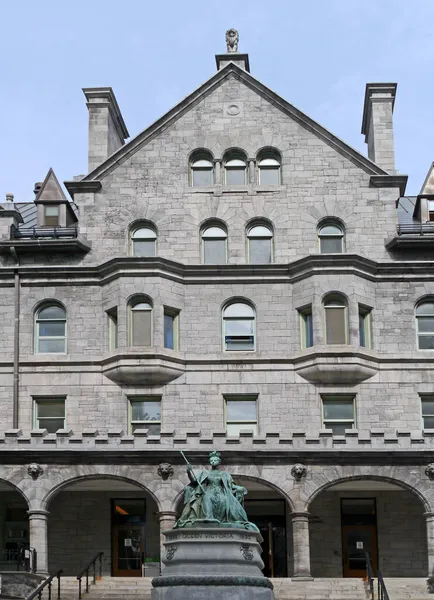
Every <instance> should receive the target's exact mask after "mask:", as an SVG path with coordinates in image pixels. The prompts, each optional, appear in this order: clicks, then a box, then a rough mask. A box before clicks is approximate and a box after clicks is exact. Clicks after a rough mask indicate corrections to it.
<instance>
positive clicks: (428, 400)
mask: <svg viewBox="0 0 434 600" xmlns="http://www.w3.org/2000/svg"><path fill="white" fill-rule="evenodd" d="M420 400H421V405H422V428H423V429H434V394H423V395H421V397H420Z"/></svg>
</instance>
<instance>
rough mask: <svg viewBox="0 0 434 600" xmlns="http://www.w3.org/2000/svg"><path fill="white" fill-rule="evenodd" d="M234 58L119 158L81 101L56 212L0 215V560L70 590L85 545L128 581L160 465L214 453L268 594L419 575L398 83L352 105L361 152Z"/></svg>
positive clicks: (111, 107)
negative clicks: (30, 554)
mask: <svg viewBox="0 0 434 600" xmlns="http://www.w3.org/2000/svg"><path fill="white" fill-rule="evenodd" d="M234 50H235V51H234ZM236 50H237V47H236V45H235V46H233V45H231V44H229V46H228V52H227V53H226V54H220V55H217V56H216V64H217V72H216V73H214V74H213V75H212V77H211V78H210V79H209V80H208V81H206V82H205V83H204V84H203V85H201V86H200V87H199V88H198V89H196V90H195V91H194V92H193V93H191V94H190V95H189V96H188V97H187V98H185V99H184V100H182V101H181V102H180V103H179V104H178V105H177V106H175V107H174V108H173V109H172V110H170V111H169V112H168V113H167V114H165V115H163V116H162V117H161V118H160V119H159V120H158V121H156V122H155V123H154V124H152V125H151V126H150V127H148V128H147V129H145V130H144V131H143V132H142V133H140V134H139V135H138V136H137V137H135V138H133V139H131V140H127V138H128V136H129V134H128V131H127V128H126V126H125V123H124V120H123V117H122V115H121V112H120V109H119V106H118V104H117V102H116V98H115V95H114V93H113V91H112V89H111V88H88V89H85V90H84V94H85V97H86V102H87V107H88V110H89V172H88V174H87V175H85V176H78V177H74V178H71V180H70V181H67V182H65V186H66V189H67V191H68V192H69V194H70V196H71V200H70V199H68V198H67V197H66V194H65V193H64V191H63V190H62V187H61V185H60V184H59V182H58V180H57V179H56V176H55V174H54V173H53V172H52V171H51V170H50V172H49V173H48V175H47V177H46V178H45V180H44V181H43V182H42V183H40V184H37V185H36V187H35V194H36V195H35V197H34V199H33V200H32V201H29V202H28V203H22V204H19V203H13V201H12V200H13V199H12V197H11V195H10V194H8V195H7V197H6V202H4V203H3V204H2V205H1V207H0V208H1V209H0V260H1V267H0V290H1V298H2V311H3V317H4V318H3V326H2V333H1V335H2V337H1V339H2V343H1V346H0V430H1V432H2V434H1V436H0V458H1V460H0V478H1V483H0V489H1V492H2V494H1V495H0V547H1V548H3V554H2V557H3V559H4V560H5V561H7V560H11V556H12V555H13V554H14V552H16V550H17V548H19V547H21V546H25V547H27V546H28V545H29V546H30V547H31V548H35V549H36V550H37V557H38V570H39V571H40V572H47V571H50V572H53V571H54V570H55V569H57V568H63V569H64V571H65V573H66V574H71V575H75V574H77V572H78V571H79V570H80V569H81V568H82V567H83V566H84V563H85V562H87V560H88V559H90V558H91V557H92V556H93V555H94V554H96V553H97V552H100V551H103V552H104V571H105V572H106V573H112V574H113V575H132V576H140V575H141V573H142V564H143V563H144V564H145V567H147V565H149V564H152V563H153V562H154V563H155V562H158V561H159V556H160V532H161V531H164V530H165V529H166V528H169V527H171V526H173V524H174V522H175V519H176V515H177V511H178V510H179V506H180V502H181V500H182V489H183V486H184V485H185V484H186V482H187V477H186V474H185V464H184V462H183V460H182V458H181V456H180V453H179V450H183V451H184V452H185V453H186V455H187V456H188V457H189V459H190V461H191V462H192V464H193V465H194V466H195V467H197V468H200V467H201V466H203V465H205V464H206V460H207V455H208V453H209V451H210V450H212V449H216V450H219V451H221V452H222V457H223V460H224V464H223V468H227V469H229V470H230V471H231V473H232V474H233V476H234V478H235V480H236V482H237V483H239V484H242V485H245V487H246V488H247V489H248V490H249V495H248V497H247V499H246V510H247V512H248V515H249V518H250V519H251V520H252V521H255V522H256V523H257V524H258V526H259V527H260V529H261V531H262V535H263V537H264V555H263V556H264V562H265V563H266V565H265V572H266V574H267V575H271V576H276V577H290V576H294V577H300V576H307V575H310V574H311V575H313V576H323V577H327V576H329V577H341V576H342V577H351V576H360V575H363V574H364V552H365V551H369V552H370V553H371V556H372V561H373V564H374V568H377V566H379V567H381V569H382V572H383V574H384V575H385V576H389V577H393V576H397V575H400V576H407V577H413V576H414V577H416V576H425V575H427V574H428V573H431V572H432V571H433V567H434V512H433V511H434V482H433V481H432V479H433V477H434V456H433V450H434V391H433V379H434V363H433V357H434V354H433V350H434V266H433V263H432V260H431V255H432V248H433V244H434V225H433V224H432V223H431V222H432V221H434V195H432V194H433V191H434V184H433V177H432V175H431V173H430V174H429V175H428V177H427V180H426V182H425V183H424V187H423V189H422V191H421V194H420V195H418V196H417V197H412V198H411V197H407V196H405V187H406V179H407V178H406V176H404V175H400V174H398V173H397V172H396V170H395V164H394V144H393V127H392V114H393V106H394V101H395V93H396V85H395V84H391V83H375V84H368V85H367V86H366V91H365V104H364V110H363V120H362V133H363V134H364V135H365V140H366V143H367V153H368V157H366V156H363V155H362V154H360V153H359V152H357V151H356V150H354V149H353V148H351V147H350V146H348V145H347V144H346V143H345V142H343V141H341V140H340V139H338V138H337V137H336V136H334V135H333V134H332V133H330V132H329V131H327V130H326V129H325V128H324V127H322V126H321V125H320V124H318V123H316V122H315V121H313V120H312V119H311V118H309V117H308V116H307V115H305V114H304V113H303V112H301V111H300V110H298V109H297V108H295V107H294V106H292V105H291V104H290V103H288V102H287V101H286V100H284V99H282V98H280V97H279V96H278V95H277V94H275V93H274V92H273V91H271V90H270V89H269V88H267V87H266V86H265V85H264V84H263V83H261V82H259V81H258V80H257V79H255V77H254V76H253V75H251V73H250V67H249V58H248V56H247V54H241V53H238V52H237V51H236ZM361 97H362V91H361ZM71 169H73V166H71ZM431 463H433V464H431Z"/></svg>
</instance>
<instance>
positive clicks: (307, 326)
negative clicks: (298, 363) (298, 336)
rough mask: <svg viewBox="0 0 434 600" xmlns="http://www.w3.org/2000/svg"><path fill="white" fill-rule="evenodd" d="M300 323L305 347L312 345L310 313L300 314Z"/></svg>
mask: <svg viewBox="0 0 434 600" xmlns="http://www.w3.org/2000/svg"><path fill="white" fill-rule="evenodd" d="M302 323H303V327H304V332H303V335H304V343H305V347H306V348H310V347H311V346H313V323H312V313H305V314H303V315H302Z"/></svg>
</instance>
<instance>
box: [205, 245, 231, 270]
mask: <svg viewBox="0 0 434 600" xmlns="http://www.w3.org/2000/svg"><path fill="white" fill-rule="evenodd" d="M203 262H204V263H205V264H206V265H223V264H225V263H226V240H225V239H222V240H211V239H205V240H204V241H203Z"/></svg>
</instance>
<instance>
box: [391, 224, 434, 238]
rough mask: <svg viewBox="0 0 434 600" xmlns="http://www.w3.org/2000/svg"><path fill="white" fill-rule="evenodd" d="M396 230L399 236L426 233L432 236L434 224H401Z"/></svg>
mask: <svg viewBox="0 0 434 600" xmlns="http://www.w3.org/2000/svg"><path fill="white" fill-rule="evenodd" d="M396 229H397V233H398V235H405V234H410V235H411V234H413V235H424V234H426V233H428V234H430V233H431V234H432V233H434V223H433V222H427V223H400V224H399V225H398V226H397V228H396Z"/></svg>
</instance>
